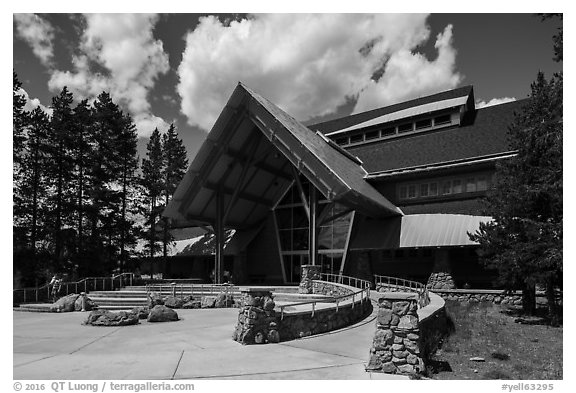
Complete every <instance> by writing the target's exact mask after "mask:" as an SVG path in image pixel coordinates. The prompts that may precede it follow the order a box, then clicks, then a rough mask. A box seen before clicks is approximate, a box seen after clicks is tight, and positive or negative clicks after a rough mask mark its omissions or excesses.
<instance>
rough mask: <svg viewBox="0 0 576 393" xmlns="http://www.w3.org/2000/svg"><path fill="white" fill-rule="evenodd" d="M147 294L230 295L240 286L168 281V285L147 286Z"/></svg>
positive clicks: (181, 295)
mask: <svg viewBox="0 0 576 393" xmlns="http://www.w3.org/2000/svg"><path fill="white" fill-rule="evenodd" d="M145 290H146V293H147V294H148V293H150V292H160V293H162V292H163V291H166V290H167V291H169V292H170V293H171V294H172V296H176V295H178V294H180V297H183V296H184V293H186V294H190V295H194V293H196V294H206V293H208V294H219V293H222V292H224V293H225V294H226V295H228V294H229V293H231V292H238V291H239V290H240V287H239V286H236V285H232V284H194V283H190V284H184V283H178V281H177V280H173V281H168V280H167V282H166V283H152V284H146V286H145Z"/></svg>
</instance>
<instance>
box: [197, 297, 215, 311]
mask: <svg viewBox="0 0 576 393" xmlns="http://www.w3.org/2000/svg"><path fill="white" fill-rule="evenodd" d="M200 302H201V303H200V307H201V308H214V303H216V297H215V296H202V299H201V301H200Z"/></svg>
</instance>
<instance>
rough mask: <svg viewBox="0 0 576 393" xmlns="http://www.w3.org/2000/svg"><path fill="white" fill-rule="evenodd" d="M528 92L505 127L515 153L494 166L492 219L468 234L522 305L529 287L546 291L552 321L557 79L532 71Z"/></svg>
mask: <svg viewBox="0 0 576 393" xmlns="http://www.w3.org/2000/svg"><path fill="white" fill-rule="evenodd" d="M531 89H532V94H531V97H530V100H529V101H528V103H527V104H526V105H525V106H524V108H523V110H522V112H521V113H519V114H517V116H516V119H515V121H514V123H513V125H512V126H511V127H510V131H509V137H510V138H509V140H510V147H511V149H513V150H516V151H517V152H518V153H517V155H516V156H515V157H513V158H511V159H510V160H507V161H505V162H503V163H501V164H500V165H499V166H498V167H497V171H496V177H495V184H494V187H493V189H492V190H491V191H490V192H489V193H488V197H487V213H488V214H490V215H491V216H492V217H493V218H494V221H492V222H490V223H487V224H482V225H481V226H480V230H479V232H478V233H476V234H474V235H472V236H471V238H472V239H473V240H476V241H478V242H479V243H480V246H481V248H480V251H481V259H482V260H483V261H484V262H485V263H486V264H487V265H488V266H489V267H492V268H496V269H497V270H498V272H499V280H500V282H501V283H502V284H504V285H506V286H507V287H508V288H511V289H513V288H522V290H523V309H524V311H525V312H526V313H528V314H533V313H534V312H535V307H536V304H535V288H536V285H537V284H539V285H542V286H544V287H545V288H546V290H547V293H548V294H549V298H548V302H549V307H550V313H551V317H552V319H553V321H554V323H556V322H557V318H558V315H557V312H558V310H557V308H556V307H555V300H554V289H555V288H556V287H560V286H561V285H562V218H563V213H562V188H563V186H562V108H563V104H562V96H563V94H562V79H561V76H556V77H555V78H553V79H552V80H550V81H547V80H546V79H545V78H544V75H543V74H542V73H539V74H538V77H537V79H536V81H535V82H534V83H533V84H532V86H531Z"/></svg>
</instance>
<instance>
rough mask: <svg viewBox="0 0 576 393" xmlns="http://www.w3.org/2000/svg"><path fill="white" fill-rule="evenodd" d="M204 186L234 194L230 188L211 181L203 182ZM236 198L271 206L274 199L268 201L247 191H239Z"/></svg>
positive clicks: (226, 193)
mask: <svg viewBox="0 0 576 393" xmlns="http://www.w3.org/2000/svg"><path fill="white" fill-rule="evenodd" d="M204 187H205V188H207V189H209V190H212V191H218V189H220V191H221V192H222V193H223V194H225V195H234V190H233V189H232V188H229V187H219V186H218V184H214V183H211V182H206V183H204ZM238 198H240V199H245V200H247V201H250V202H254V203H257V204H259V205H265V206H272V205H273V204H274V201H270V200H268V199H265V198H261V197H259V196H256V195H252V194H249V193H247V192H239V193H238Z"/></svg>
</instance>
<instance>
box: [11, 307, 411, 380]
mask: <svg viewBox="0 0 576 393" xmlns="http://www.w3.org/2000/svg"><path fill="white" fill-rule="evenodd" d="M178 314H179V316H180V318H181V320H180V321H178V322H167V323H156V324H154V323H149V322H146V321H145V320H144V321H143V322H141V324H140V325H136V326H124V327H116V328H115V327H94V326H83V325H82V324H81V323H82V321H84V320H85V319H86V316H87V315H88V314H87V313H79V312H76V313H63V314H56V313H33V312H13V316H14V350H13V351H14V354H13V356H14V369H13V370H14V379H68V380H70V379H72V380H73V379H107V380H110V379H196V378H205V379H267V380H270V379H404V378H405V377H400V376H392V375H385V374H378V373H367V372H365V371H364V366H365V364H366V363H367V361H368V355H369V350H370V345H371V343H372V337H373V335H374V331H375V326H374V323H375V322H374V314H373V315H372V316H370V317H369V318H367V319H365V320H364V321H362V322H360V323H358V324H356V325H353V326H351V327H348V328H344V329H341V330H339V331H336V332H331V333H326V334H323V335H318V336H314V337H308V338H304V339H300V340H294V341H287V342H283V343H280V344H266V345H251V346H242V345H240V344H238V343H237V342H235V341H233V340H232V332H233V329H234V326H235V322H236V318H237V315H238V310H237V309H216V310H214V309H212V310H209V309H204V310H178Z"/></svg>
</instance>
